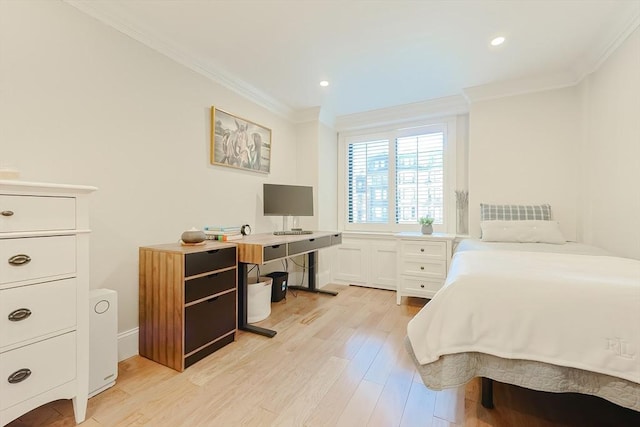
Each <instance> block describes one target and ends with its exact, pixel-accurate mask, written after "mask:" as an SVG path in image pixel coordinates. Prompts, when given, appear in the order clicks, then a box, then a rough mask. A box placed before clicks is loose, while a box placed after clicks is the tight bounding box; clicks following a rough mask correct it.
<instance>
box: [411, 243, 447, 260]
mask: <svg viewBox="0 0 640 427" xmlns="http://www.w3.org/2000/svg"><path fill="white" fill-rule="evenodd" d="M402 256H403V257H419V258H424V259H439V260H446V259H447V242H433V241H421V242H418V241H415V242H414V241H404V242H402Z"/></svg>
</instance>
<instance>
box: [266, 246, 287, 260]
mask: <svg viewBox="0 0 640 427" xmlns="http://www.w3.org/2000/svg"><path fill="white" fill-rule="evenodd" d="M262 256H263V258H262V259H263V260H264V262H267V261H271V260H272V259H278V258H285V257H286V256H287V245H284V244H283V245H272V246H265V247H264V249H263V252H262Z"/></svg>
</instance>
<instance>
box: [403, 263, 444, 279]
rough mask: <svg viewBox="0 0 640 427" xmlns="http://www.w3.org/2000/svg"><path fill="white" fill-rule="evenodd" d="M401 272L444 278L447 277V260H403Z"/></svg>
mask: <svg viewBox="0 0 640 427" xmlns="http://www.w3.org/2000/svg"><path fill="white" fill-rule="evenodd" d="M400 272H401V274H410V275H413V276H423V277H432V278H435V279H444V278H446V277H447V263H446V261H431V260H418V261H414V260H403V261H402V263H401V265H400Z"/></svg>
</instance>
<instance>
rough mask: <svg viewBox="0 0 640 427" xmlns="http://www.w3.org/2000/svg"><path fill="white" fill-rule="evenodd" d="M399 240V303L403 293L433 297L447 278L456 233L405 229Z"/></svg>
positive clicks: (397, 298)
mask: <svg viewBox="0 0 640 427" xmlns="http://www.w3.org/2000/svg"><path fill="white" fill-rule="evenodd" d="M395 237H396V238H397V239H398V250H397V253H398V266H397V271H398V288H397V291H396V303H397V304H400V301H401V299H402V297H403V296H411V297H421V298H432V297H433V296H434V295H435V294H436V292H438V290H439V289H440V288H441V287H442V285H443V284H444V281H445V279H446V278H447V271H448V270H449V264H450V263H451V251H452V246H453V241H454V239H455V235H453V234H443V233H433V234H421V233H420V232H404V233H398V234H396V235H395Z"/></svg>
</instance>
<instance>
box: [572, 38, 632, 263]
mask: <svg viewBox="0 0 640 427" xmlns="http://www.w3.org/2000/svg"><path fill="white" fill-rule="evenodd" d="M581 86H582V87H581V89H582V90H583V91H584V99H585V108H584V113H585V125H584V130H585V139H584V147H582V154H583V157H582V158H581V163H582V165H583V168H582V170H581V172H582V174H581V179H580V185H579V189H580V191H581V213H582V214H583V215H584V217H583V220H582V229H581V235H582V237H583V238H584V241H585V242H587V243H591V244H594V245H597V246H601V247H603V248H605V249H608V250H610V251H612V252H613V253H615V254H618V255H621V256H626V257H630V258H635V259H640V226H639V218H640V29H638V28H636V30H635V31H634V32H633V33H632V34H631V35H630V36H629V38H628V39H627V40H626V41H625V42H624V43H623V44H622V45H621V46H620V47H619V48H618V49H617V50H616V51H615V52H614V53H613V54H612V55H611V56H610V57H609V58H608V59H607V60H606V62H605V63H604V64H603V65H602V66H601V67H600V68H599V69H598V70H597V71H596V72H595V73H593V74H591V75H590V76H588V78H587V79H586V80H585V81H583V82H582V85H581Z"/></svg>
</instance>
